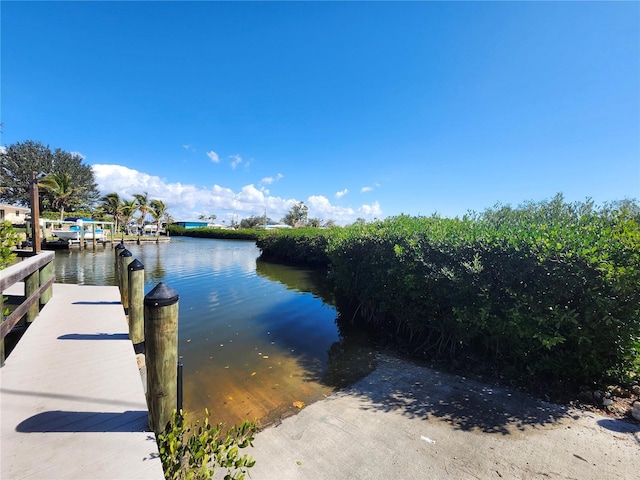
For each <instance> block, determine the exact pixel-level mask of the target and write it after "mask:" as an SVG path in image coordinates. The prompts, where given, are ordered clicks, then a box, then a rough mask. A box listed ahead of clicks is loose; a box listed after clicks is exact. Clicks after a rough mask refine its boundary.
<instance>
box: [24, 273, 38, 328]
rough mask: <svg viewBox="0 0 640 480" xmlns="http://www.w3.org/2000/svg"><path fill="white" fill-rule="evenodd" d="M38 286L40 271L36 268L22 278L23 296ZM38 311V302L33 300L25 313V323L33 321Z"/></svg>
mask: <svg viewBox="0 0 640 480" xmlns="http://www.w3.org/2000/svg"><path fill="white" fill-rule="evenodd" d="M39 288H40V272H39V271H38V270H36V271H35V272H33V273H32V274H30V275H28V276H27V277H25V279H24V296H25V298H28V297H29V296H30V295H32V294H34V293H36V291H37V290H38V289H39ZM39 313H40V303H39V302H34V303H33V305H31V307H29V310H27V313H26V315H25V316H26V319H27V324H29V323H31V322H33V321H34V320H35V319H36V317H37V316H38V314H39Z"/></svg>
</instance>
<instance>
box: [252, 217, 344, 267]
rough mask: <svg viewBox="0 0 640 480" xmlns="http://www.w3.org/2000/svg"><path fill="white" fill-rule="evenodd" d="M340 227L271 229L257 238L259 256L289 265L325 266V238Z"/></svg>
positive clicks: (327, 258) (326, 263) (326, 264)
mask: <svg viewBox="0 0 640 480" xmlns="http://www.w3.org/2000/svg"><path fill="white" fill-rule="evenodd" d="M338 230H340V229H337V228H332V229H328V230H323V229H319V228H312V227H308V228H294V229H291V230H272V231H269V232H265V234H264V235H262V236H261V237H260V238H258V239H257V241H256V245H257V246H258V248H259V249H260V250H261V251H262V255H261V258H262V259H263V260H267V261H272V262H281V263H287V264H290V265H308V266H311V267H327V266H328V265H329V257H328V256H327V239H328V237H329V236H330V235H331V232H335V231H338Z"/></svg>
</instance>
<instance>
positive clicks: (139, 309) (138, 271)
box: [127, 259, 144, 353]
mask: <svg viewBox="0 0 640 480" xmlns="http://www.w3.org/2000/svg"><path fill="white" fill-rule="evenodd" d="M127 269H128V270H129V338H130V339H131V342H132V343H133V348H134V350H135V351H136V353H140V352H141V351H143V343H144V265H143V264H142V262H141V261H140V260H138V259H135V260H134V261H132V262H131V263H130V264H129V266H128V267H127ZM139 351H140V352H139Z"/></svg>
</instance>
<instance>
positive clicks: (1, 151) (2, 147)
mask: <svg viewBox="0 0 640 480" xmlns="http://www.w3.org/2000/svg"><path fill="white" fill-rule="evenodd" d="M0 153H7V147H5V146H4V145H0Z"/></svg>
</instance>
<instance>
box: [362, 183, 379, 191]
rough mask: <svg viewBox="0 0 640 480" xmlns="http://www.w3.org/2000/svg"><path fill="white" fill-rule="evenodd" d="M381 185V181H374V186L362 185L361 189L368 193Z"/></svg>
mask: <svg viewBox="0 0 640 480" xmlns="http://www.w3.org/2000/svg"><path fill="white" fill-rule="evenodd" d="M379 186H380V184H379V183H374V184H373V186H366V187H362V188H361V189H360V193H366V192H370V191H372V190H373V189H375V188H378V187H379Z"/></svg>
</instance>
